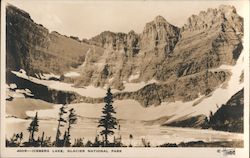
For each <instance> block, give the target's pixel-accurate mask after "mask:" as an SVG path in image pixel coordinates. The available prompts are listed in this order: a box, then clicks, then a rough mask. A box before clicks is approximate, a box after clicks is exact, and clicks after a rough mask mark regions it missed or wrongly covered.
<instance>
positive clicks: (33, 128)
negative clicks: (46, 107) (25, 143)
mask: <svg viewBox="0 0 250 158" xmlns="http://www.w3.org/2000/svg"><path fill="white" fill-rule="evenodd" d="M38 126H39V125H38V117H37V112H36V116H35V117H34V118H33V120H32V121H31V123H30V126H29V127H28V129H27V130H28V131H29V132H30V135H29V142H34V134H35V132H38Z"/></svg>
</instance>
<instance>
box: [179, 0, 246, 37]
mask: <svg viewBox="0 0 250 158" xmlns="http://www.w3.org/2000/svg"><path fill="white" fill-rule="evenodd" d="M242 23H243V18H242V17H240V16H239V15H238V14H237V12H236V9H235V7H233V6H230V5H220V6H219V8H214V9H212V8H208V9H207V11H201V12H200V13H199V14H198V15H191V16H190V17H189V18H188V20H187V23H186V24H185V25H184V26H183V28H182V31H185V30H188V31H199V30H200V31H204V30H213V29H216V30H220V28H221V30H223V31H226V30H229V29H230V30H233V31H235V32H241V33H243V26H241V24H242Z"/></svg>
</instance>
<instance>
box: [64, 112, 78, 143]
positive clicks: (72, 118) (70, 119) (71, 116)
mask: <svg viewBox="0 0 250 158" xmlns="http://www.w3.org/2000/svg"><path fill="white" fill-rule="evenodd" d="M76 120H77V117H76V114H75V110H74V109H73V108H71V109H70V110H69V116H68V131H67V135H66V141H65V146H70V129H71V127H72V125H73V124H76Z"/></svg>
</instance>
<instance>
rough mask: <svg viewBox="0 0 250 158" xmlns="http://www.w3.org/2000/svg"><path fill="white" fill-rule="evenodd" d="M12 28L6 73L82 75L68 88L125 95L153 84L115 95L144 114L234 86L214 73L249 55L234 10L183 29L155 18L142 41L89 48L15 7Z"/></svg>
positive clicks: (128, 36)
mask: <svg viewBox="0 0 250 158" xmlns="http://www.w3.org/2000/svg"><path fill="white" fill-rule="evenodd" d="M6 20H7V22H6V25H7V68H8V69H10V70H13V69H14V70H17V69H20V68H23V69H25V70H26V71H27V73H28V74H34V73H37V72H39V71H42V72H54V73H57V74H60V75H62V74H63V73H64V72H65V71H68V70H77V72H79V73H80V74H81V75H80V77H76V78H72V79H65V80H64V81H69V82H73V83H74V84H75V86H87V85H94V86H99V87H103V86H105V85H108V86H111V87H112V88H116V89H119V90H122V89H124V83H125V82H130V83H131V82H133V83H140V82H148V81H154V83H152V82H151V84H149V83H148V84H147V86H145V87H143V88H141V89H140V90H138V91H136V92H121V93H117V94H115V95H114V97H115V98H116V99H135V100H138V101H139V102H140V103H141V104H142V105H144V106H150V105H158V104H160V103H161V102H163V101H176V100H182V101H190V100H193V99H195V98H197V97H198V96H199V95H208V94H210V93H211V92H213V90H215V89H216V88H217V87H218V86H220V85H221V84H223V83H226V81H228V79H229V78H230V72H229V71H226V70H218V71H210V69H217V68H218V67H220V66H221V65H234V64H235V62H236V60H237V59H238V57H239V55H240V53H241V51H242V49H243V46H242V36H243V19H242V18H241V17H240V16H239V15H238V14H237V12H236V10H235V8H234V7H232V6H223V5H222V6H220V7H219V8H218V9H208V10H207V11H202V12H200V13H199V14H198V15H193V16H191V17H190V18H188V20H187V23H186V24H185V25H184V26H183V27H182V28H178V27H176V26H174V25H172V24H170V23H168V22H167V21H166V20H165V19H164V18H163V17H162V16H157V17H156V18H155V19H154V20H153V21H151V22H149V23H147V24H146V26H145V28H144V30H143V31H142V33H135V32H134V31H130V32H129V33H113V32H110V31H105V32H102V33H101V34H100V35H97V36H95V37H93V38H91V39H90V40H85V42H81V41H80V40H78V38H76V37H74V38H69V37H66V36H63V35H60V34H59V33H57V32H52V33H49V31H48V30H47V29H46V28H44V27H43V26H41V25H38V24H36V23H34V22H33V21H32V19H31V18H30V16H29V14H27V13H25V12H23V11H21V10H19V9H17V8H15V7H13V6H8V7H7V19H6ZM20 26H22V27H20ZM79 65H80V66H79ZM135 75H136V76H137V77H136V78H133V79H131V76H135Z"/></svg>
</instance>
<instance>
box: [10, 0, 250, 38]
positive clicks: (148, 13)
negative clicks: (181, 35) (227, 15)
mask: <svg viewBox="0 0 250 158" xmlns="http://www.w3.org/2000/svg"><path fill="white" fill-rule="evenodd" d="M6 1H7V2H8V3H10V4H12V5H15V6H16V7H18V8H20V9H22V10H25V11H26V12H28V13H29V14H30V16H31V18H32V19H33V20H34V21H35V22H36V23H38V24H42V25H43V26H45V27H46V28H47V29H49V31H50V32H51V31H57V32H59V33H61V34H63V35H67V36H71V35H72V36H77V37H79V38H80V39H82V38H87V39H88V38H91V37H93V36H96V35H98V34H100V33H101V32H103V31H107V30H108V31H112V32H124V33H128V32H129V31H130V30H134V31H135V32H137V33H141V32H142V31H143V28H144V26H145V24H146V23H147V22H150V21H152V20H153V19H154V18H155V17H156V16H158V15H161V16H163V17H164V18H165V19H166V20H167V21H168V22H169V23H171V24H173V25H175V26H178V27H182V26H183V25H184V24H185V23H186V21H187V19H188V17H190V16H191V15H192V14H198V13H199V12H200V11H202V10H207V8H218V7H219V5H221V4H227V5H233V6H235V8H236V10H237V12H238V14H240V15H242V14H243V11H244V8H245V6H246V5H247V3H248V2H247V1H244V0H238V1H222V0H219V1H215V0H210V1H208V0H207V1H205V0H203V1H198V0H196V1H188V0H179V1H169V0H167V1H166V0H165V1H147V0H144V1H142V0H140V1H139V0H137V1H129V0H127V1H114V0H113V1H111V0H109V1H108V0H104V1H97V0H93V1H90V0H84V1H83V0H74V1H69V0H44V1H38V0H22V1H21V0H6Z"/></svg>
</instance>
